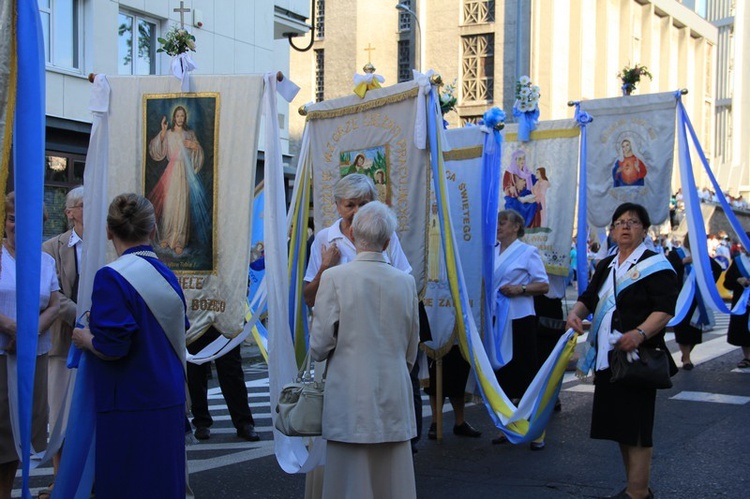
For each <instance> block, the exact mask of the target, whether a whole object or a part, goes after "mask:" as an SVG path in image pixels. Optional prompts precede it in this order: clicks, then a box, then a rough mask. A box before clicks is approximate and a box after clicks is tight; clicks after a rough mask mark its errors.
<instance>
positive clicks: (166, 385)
mask: <svg viewBox="0 0 750 499" xmlns="http://www.w3.org/2000/svg"><path fill="white" fill-rule="evenodd" d="M155 229H156V219H155V216H154V207H153V205H152V204H151V202H150V201H148V200H147V199H146V198H144V197H143V196H139V195H137V194H121V195H119V196H117V197H116V198H115V199H114V201H112V203H111V204H110V205H109V213H108V215H107V238H108V239H110V240H111V241H112V243H113V244H114V246H115V250H116V252H117V255H118V257H119V258H118V259H117V260H115V261H114V262H112V263H110V264H109V265H107V266H105V267H103V268H101V269H99V271H98V272H97V273H96V277H95V278H94V288H93V292H92V302H91V313H90V317H89V326H88V327H86V328H76V329H75V330H74V331H73V342H74V343H75V345H76V346H77V347H79V348H82V349H85V350H87V353H88V354H90V355H89V358H90V362H91V364H92V375H93V378H94V386H95V391H94V395H95V399H96V400H95V406H96V465H95V468H96V475H95V483H96V494H97V495H98V496H101V497H107V498H119V497H122V498H130V497H159V498H180V499H182V498H184V497H185V435H184V431H185V331H186V329H187V328H188V326H189V324H188V321H187V317H186V316H185V298H184V296H183V294H182V290H181V289H180V286H179V284H178V281H177V278H176V277H175V276H174V274H173V273H172V271H170V270H169V268H168V267H167V266H166V265H164V264H163V263H162V262H161V261H159V258H158V257H157V256H156V253H154V250H153V248H152V247H151V246H150V243H149V241H150V240H151V238H152V237H153V236H154V232H155Z"/></svg>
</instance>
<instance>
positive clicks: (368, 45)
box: [363, 42, 375, 62]
mask: <svg viewBox="0 0 750 499" xmlns="http://www.w3.org/2000/svg"><path fill="white" fill-rule="evenodd" d="M363 50H364V51H365V52H367V62H372V61H371V60H370V57H371V56H372V51H373V50H375V47H372V46H371V45H370V42H367V48H366V49H363Z"/></svg>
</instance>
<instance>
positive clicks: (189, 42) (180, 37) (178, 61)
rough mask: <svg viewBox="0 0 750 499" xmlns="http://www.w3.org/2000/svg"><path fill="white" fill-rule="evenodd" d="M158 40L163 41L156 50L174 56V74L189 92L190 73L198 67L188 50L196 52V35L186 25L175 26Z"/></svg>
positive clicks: (183, 88)
mask: <svg viewBox="0 0 750 499" xmlns="http://www.w3.org/2000/svg"><path fill="white" fill-rule="evenodd" d="M157 40H158V41H159V43H161V48H159V49H157V50H156V51H157V52H166V53H167V55H171V56H172V74H173V75H174V76H175V78H177V79H178V80H180V81H181V82H182V91H183V92H188V91H189V90H190V88H189V80H188V74H189V73H190V71H192V70H194V69H195V68H197V67H198V66H196V65H195V62H193V59H192V57H190V54H188V52H195V36H193V35H191V34H190V32H189V31H188V30H186V29H185V28H184V27H182V28H180V27H178V26H173V27H172V29H170V30H169V31H167V32H166V33H165V34H164V37H159V38H157Z"/></svg>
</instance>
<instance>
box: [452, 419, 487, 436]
mask: <svg viewBox="0 0 750 499" xmlns="http://www.w3.org/2000/svg"><path fill="white" fill-rule="evenodd" d="M453 434H454V435H458V436H459V437H472V438H479V437H481V436H482V432H481V431H477V430H475V429H474V428H472V426H471V425H470V424H469V423H467V422H466V421H464V422H463V423H461V424H460V425H458V426H454V427H453Z"/></svg>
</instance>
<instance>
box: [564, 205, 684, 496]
mask: <svg viewBox="0 0 750 499" xmlns="http://www.w3.org/2000/svg"><path fill="white" fill-rule="evenodd" d="M650 225H651V222H650V219H649V216H648V212H646V209H645V208H644V207H643V206H641V205H639V204H635V203H624V204H621V205H620V206H619V207H617V209H616V210H615V212H614V214H613V215H612V226H611V235H612V236H613V238H614V240H615V242H616V243H617V245H618V251H617V253H616V254H614V255H612V256H609V257H607V258H605V259H603V260H602V261H601V262H599V264H598V265H597V266H596V272H595V273H594V276H593V277H592V278H591V282H590V283H589V286H588V288H587V289H586V291H585V292H584V293H583V294H582V295H581V296H580V297H579V298H578V301H577V302H576V304H575V305H574V306H573V309H572V311H571V312H570V314H569V315H568V320H567V325H566V327H568V328H571V327H572V328H573V329H574V330H575V331H576V332H578V333H579V334H582V333H583V325H582V322H581V321H582V319H583V318H584V317H586V316H587V315H588V314H589V313H590V312H594V320H593V323H592V326H591V331H590V332H589V343H590V347H589V350H588V351H587V353H586V355H584V356H583V357H582V358H581V361H580V362H579V364H578V368H579V370H580V371H581V372H582V373H583V374H584V375H587V374H588V373H589V371H591V370H593V371H594V404H593V410H592V416H591V438H596V439H604V440H613V441H615V442H617V443H618V444H619V446H620V453H621V455H622V459H623V464H624V466H625V474H626V478H627V486H626V487H625V488H624V489H623V490H622V491H621V492H620V493H619V494H617V495H615V496H613V497H621V498H628V497H631V498H634V499H640V498H646V497H653V492H652V491H651V489H650V488H649V477H650V472H651V456H652V449H653V439H652V431H653V427H654V409H655V404H656V389H655V388H650V387H648V386H623V385H621V384H618V383H611V382H610V378H611V377H612V371H611V369H610V360H611V355H612V353H613V352H614V350H615V349H619V350H624V351H626V352H632V351H634V350H636V349H637V348H638V347H640V346H641V345H643V346H644V347H660V348H662V349H664V350H666V345H665V343H664V333H665V327H666V325H667V322H669V320H670V318H671V317H672V316H673V315H674V308H675V303H676V301H677V294H678V285H677V279H676V274H675V272H674V270H673V269H672V266H671V265H670V264H669V262H668V261H667V259H666V258H664V256H663V255H661V254H660V253H655V252H653V251H651V250H649V249H647V248H646V246H645V244H644V243H643V241H644V239H645V237H646V236H647V231H648V228H649V226H650ZM667 357H668V358H669V361H670V363H671V364H673V362H672V359H671V356H667ZM671 368H672V371H673V372H674V370H676V369H677V368H676V366H674V365H672V366H671Z"/></svg>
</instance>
